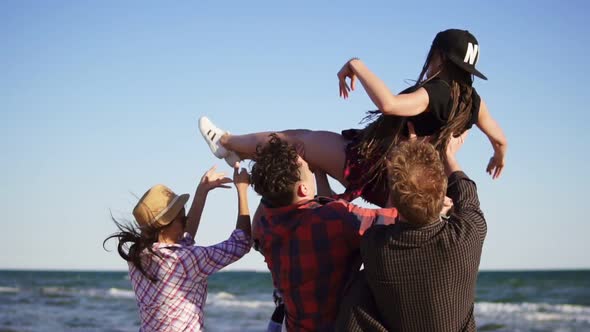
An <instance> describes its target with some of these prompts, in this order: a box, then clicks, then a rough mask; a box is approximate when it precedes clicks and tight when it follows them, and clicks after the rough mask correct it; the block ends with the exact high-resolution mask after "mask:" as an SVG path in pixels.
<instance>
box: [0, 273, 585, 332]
mask: <svg viewBox="0 0 590 332" xmlns="http://www.w3.org/2000/svg"><path fill="white" fill-rule="evenodd" d="M273 310H274V304H273V302H272V282H271V277H270V274H269V273H265V272H219V273H217V274H215V275H213V276H211V277H210V278H209V296H208V298H207V303H206V306H205V326H206V328H207V331H264V330H265V328H266V325H267V323H268V320H269V319H270V316H271V314H272V312H273ZM475 317H476V323H477V326H478V330H479V331H536V332H541V331H560V332H567V331H590V270H584V271H522V272H516V271H511V272H480V273H479V277H478V282H477V297H476V304H475ZM138 330H139V319H138V311H137V305H136V302H135V297H134V294H133V291H132V290H131V283H130V281H129V277H128V275H127V273H126V272H79V271H2V270H0V332H17V331H19V332H20V331H138Z"/></svg>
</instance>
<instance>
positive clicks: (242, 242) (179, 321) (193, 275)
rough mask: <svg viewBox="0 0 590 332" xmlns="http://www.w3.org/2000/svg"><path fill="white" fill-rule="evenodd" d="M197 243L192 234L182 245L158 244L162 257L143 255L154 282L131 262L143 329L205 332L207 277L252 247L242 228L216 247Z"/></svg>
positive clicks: (156, 244) (131, 272)
mask: <svg viewBox="0 0 590 332" xmlns="http://www.w3.org/2000/svg"><path fill="white" fill-rule="evenodd" d="M194 244H195V241H194V240H193V238H192V237H191V236H190V235H189V234H188V233H184V235H183V238H182V240H181V241H180V243H178V244H166V243H154V245H153V249H154V251H155V252H157V253H158V254H160V255H161V256H162V259H159V258H157V257H154V256H152V255H147V254H144V255H143V257H142V259H143V260H142V262H144V266H145V267H146V271H147V272H148V274H149V275H152V276H156V277H157V278H158V281H156V282H154V283H152V282H151V281H150V280H149V279H148V278H146V277H145V276H144V275H143V274H142V273H141V272H140V271H139V270H138V269H137V268H135V266H134V265H133V264H131V263H130V264H129V275H130V278H131V284H132V285H133V290H134V291H135V298H136V299H137V305H138V306H139V315H140V317H141V328H140V331H143V332H148V331H202V329H203V306H204V305H205V301H206V300H207V277H208V276H209V275H211V274H212V273H214V272H216V271H218V270H220V269H221V268H223V267H225V266H227V265H229V264H231V263H233V262H235V261H236V260H238V259H240V258H241V257H242V256H244V255H245V254H246V253H247V252H248V251H249V250H250V238H249V237H248V235H247V234H246V233H245V232H244V231H242V230H239V229H236V230H234V231H233V233H232V234H231V236H230V237H229V239H227V240H225V241H223V242H221V243H218V244H216V245H214V246H210V247H199V246H195V245H194Z"/></svg>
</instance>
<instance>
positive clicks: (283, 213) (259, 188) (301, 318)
mask: <svg viewBox="0 0 590 332" xmlns="http://www.w3.org/2000/svg"><path fill="white" fill-rule="evenodd" d="M315 181H316V179H315V178H314V174H313V173H312V171H311V170H310V168H309V165H308V164H307V162H305V160H303V159H302V158H301V157H300V156H299V154H298V153H297V149H296V147H295V146H293V145H291V144H289V143H287V142H285V141H283V140H281V139H280V138H279V137H278V136H276V135H271V137H270V140H269V142H268V143H267V144H265V145H263V146H258V148H257V153H256V158H255V162H254V163H253V166H252V172H251V183H252V186H253V187H254V190H255V191H256V192H257V193H258V194H260V195H261V196H262V209H263V211H262V213H261V218H260V221H259V223H258V227H256V230H255V234H254V238H255V239H256V240H257V241H258V244H259V247H260V248H259V249H260V251H261V252H262V253H263V255H264V257H265V260H266V263H267V265H268V268H269V269H270V271H271V274H272V278H273V282H274V283H275V287H276V288H277V289H278V290H279V291H280V292H281V294H282V295H283V301H284V304H285V313H286V318H285V322H286V327H287V329H288V330H289V331H334V321H335V319H336V315H337V313H338V309H339V306H340V302H341V300H342V297H343V295H344V293H345V289H346V286H347V284H348V283H349V282H350V281H351V280H352V278H353V276H354V275H355V274H356V273H357V272H358V270H359V268H360V265H361V259H360V258H361V257H360V242H361V235H362V233H363V232H364V231H365V230H366V229H368V228H369V227H370V226H371V225H373V224H392V223H394V222H395V219H396V218H397V210H395V209H393V208H392V209H365V208H361V207H358V206H355V205H353V204H351V203H349V202H347V201H343V200H334V199H330V198H327V197H315V195H316V182H315ZM318 181H321V182H323V183H326V182H327V180H326V178H325V175H323V178H318Z"/></svg>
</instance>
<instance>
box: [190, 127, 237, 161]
mask: <svg viewBox="0 0 590 332" xmlns="http://www.w3.org/2000/svg"><path fill="white" fill-rule="evenodd" d="M199 131H200V132H201V135H202V136H203V138H204V139H205V142H207V145H209V148H210V149H211V152H213V155H215V157H217V158H219V159H221V158H224V159H225V161H226V162H227V163H228V164H229V165H230V166H231V167H234V165H235V163H236V162H239V161H240V157H238V155H237V154H236V153H235V152H233V151H230V150H227V149H226V148H224V147H223V146H222V145H221V143H219V139H220V138H221V137H222V136H223V135H225V134H229V132H228V131H225V130H222V129H220V128H218V127H217V126H215V125H214V124H213V122H211V120H209V119H208V118H207V117H205V116H202V117H201V118H200V119H199Z"/></svg>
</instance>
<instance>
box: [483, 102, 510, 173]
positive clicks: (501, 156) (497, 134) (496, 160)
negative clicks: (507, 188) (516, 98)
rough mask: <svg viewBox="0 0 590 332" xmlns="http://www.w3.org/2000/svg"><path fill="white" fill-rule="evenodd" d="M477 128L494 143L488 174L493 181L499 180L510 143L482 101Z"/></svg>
mask: <svg viewBox="0 0 590 332" xmlns="http://www.w3.org/2000/svg"><path fill="white" fill-rule="evenodd" d="M477 127H478V128H479V129H481V131H483V133H484V134H486V136H487V137H488V139H489V140H490V143H492V147H493V148H494V155H493V156H492V158H491V159H490V162H489V163H488V167H487V168H486V172H488V174H490V175H491V176H492V178H493V179H497V178H499V177H500V175H501V174H502V170H503V169H504V161H505V158H506V150H507V149H508V141H507V140H506V136H504V132H503V131H502V128H500V125H498V123H497V122H496V120H494V118H492V115H491V114H490V112H489V111H488V107H487V105H486V103H485V102H484V101H483V99H482V100H481V104H480V106H479V116H478V118H477Z"/></svg>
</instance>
